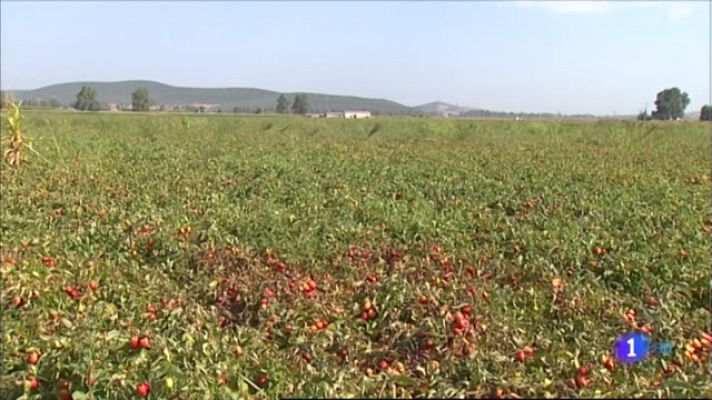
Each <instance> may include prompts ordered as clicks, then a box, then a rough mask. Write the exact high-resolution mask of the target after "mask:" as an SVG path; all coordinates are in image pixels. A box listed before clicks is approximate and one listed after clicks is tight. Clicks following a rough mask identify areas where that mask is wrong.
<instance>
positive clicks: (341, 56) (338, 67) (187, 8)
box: [0, 1, 711, 114]
mask: <svg viewBox="0 0 712 400" xmlns="http://www.w3.org/2000/svg"><path fill="white" fill-rule="evenodd" d="M0 7H1V10H0V11H1V14H0V18H1V20H0V41H1V52H2V53H1V57H0V86H1V87H2V88H3V89H34V88H38V87H41V86H45V85H49V84H53V83H60V82H67V81H80V80H99V81H115V80H128V79H149V80H156V81H160V82H164V83H168V84H172V85H177V86H201V87H225V86H230V87H257V88H263V89H270V90H277V91H308V92H322V93H331V94H347V95H357V96H366V97H379V98H388V99H391V100H395V101H398V102H401V103H403V104H406V105H418V104H421V103H425V102H430V101H435V100H442V101H445V102H450V103H455V104H459V105H469V106H474V107H481V108H487V109H492V110H502V111H531V112H563V113H595V114H611V113H612V112H613V111H615V112H616V113H618V114H629V113H635V112H637V111H638V110H639V109H641V108H642V107H644V106H645V104H646V102H647V103H648V104H649V107H651V108H652V107H653V104H652V103H653V101H654V98H655V94H656V93H657V92H658V91H660V90H662V89H664V88H667V87H672V86H678V87H680V88H681V89H682V90H684V91H687V92H688V93H689V95H690V97H691V99H692V104H691V105H690V107H688V109H687V111H692V110H699V108H700V107H701V106H702V105H703V104H705V103H706V102H708V101H709V100H708V99H709V96H710V90H711V88H710V78H709V75H710V71H709V49H710V45H709V40H710V39H709V38H710V33H709V32H710V31H709V23H710V22H709V18H710V14H709V4H708V2H706V1H702V2H679V1H678V2H602V1H598V2H582V1H579V2H574V3H566V2H549V3H545V2H517V1H499V2H446V3H444V2H437V3H436V2H406V1H401V2H344V1H333V2H326V1H322V2H289V1H283V2H271V3H264V2H228V1H223V2H212V3H206V2H202V3H192V2H178V1H174V2H168V1H166V2H125V1H123V2H73V3H70V2H31V3H22V2H7V1H2V4H1V6H0Z"/></svg>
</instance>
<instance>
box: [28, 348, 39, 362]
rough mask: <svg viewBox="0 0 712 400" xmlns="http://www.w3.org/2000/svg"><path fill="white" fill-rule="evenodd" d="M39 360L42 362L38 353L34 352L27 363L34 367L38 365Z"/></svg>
mask: <svg viewBox="0 0 712 400" xmlns="http://www.w3.org/2000/svg"><path fill="white" fill-rule="evenodd" d="M39 360H40V355H39V354H37V352H36V351H33V352H32V353H30V355H29V356H28V357H27V362H28V363H30V364H32V365H37V363H38V362H39Z"/></svg>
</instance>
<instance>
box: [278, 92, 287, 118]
mask: <svg viewBox="0 0 712 400" xmlns="http://www.w3.org/2000/svg"><path fill="white" fill-rule="evenodd" d="M288 112H289V101H287V98H286V97H284V95H283V94H280V95H279V97H278V98H277V113H279V114H286V113H288Z"/></svg>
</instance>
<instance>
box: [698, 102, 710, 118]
mask: <svg viewBox="0 0 712 400" xmlns="http://www.w3.org/2000/svg"><path fill="white" fill-rule="evenodd" d="M700 121H712V104H710V105H706V106H702V108H701V109H700Z"/></svg>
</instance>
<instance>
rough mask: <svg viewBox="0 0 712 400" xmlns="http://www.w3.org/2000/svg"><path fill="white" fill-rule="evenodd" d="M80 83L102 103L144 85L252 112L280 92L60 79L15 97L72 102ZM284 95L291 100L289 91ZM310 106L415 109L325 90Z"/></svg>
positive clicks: (169, 95)
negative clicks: (66, 80)
mask: <svg viewBox="0 0 712 400" xmlns="http://www.w3.org/2000/svg"><path fill="white" fill-rule="evenodd" d="M82 86H91V87H93V88H94V89H96V90H97V91H98V92H99V93H101V101H102V103H117V104H124V103H126V102H127V100H128V99H130V96H131V93H132V92H133V91H134V90H136V88H137V87H146V88H148V90H149V92H150V93H151V96H154V97H155V98H160V99H161V103H163V104H184V105H188V104H194V103H196V100H195V99H210V103H214V104H218V107H220V108H222V109H223V111H227V110H232V109H233V108H235V107H240V108H242V109H245V111H244V112H246V113H252V112H254V110H255V109H256V108H257V107H262V109H264V110H266V109H268V108H269V109H271V110H274V109H275V105H276V104H277V99H278V97H279V95H280V93H275V92H273V91H269V90H261V89H252V88H190V87H177V86H171V85H165V84H162V83H158V82H152V81H122V82H72V83H62V84H58V85H52V86H47V87H45V88H40V89H36V90H18V91H16V92H15V98H16V99H18V100H25V101H27V100H29V99H48V98H51V97H56V98H57V99H58V100H59V101H61V102H62V103H63V104H71V103H73V102H74V100H75V96H76V93H77V92H78V91H79V90H80V89H81V87H82ZM287 97H288V98H289V100H291V95H290V96H287ZM200 102H202V101H200ZM289 106H290V104H289V103H287V112H285V114H286V113H288V112H289ZM309 109H310V110H311V111H313V112H327V111H343V110H371V111H372V112H374V114H375V112H378V113H379V114H380V115H408V114H412V113H413V112H414V110H413V109H412V108H410V107H406V106H404V105H403V104H399V103H396V102H394V101H389V100H384V99H372V98H362V97H354V96H333V95H327V94H310V95H309Z"/></svg>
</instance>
